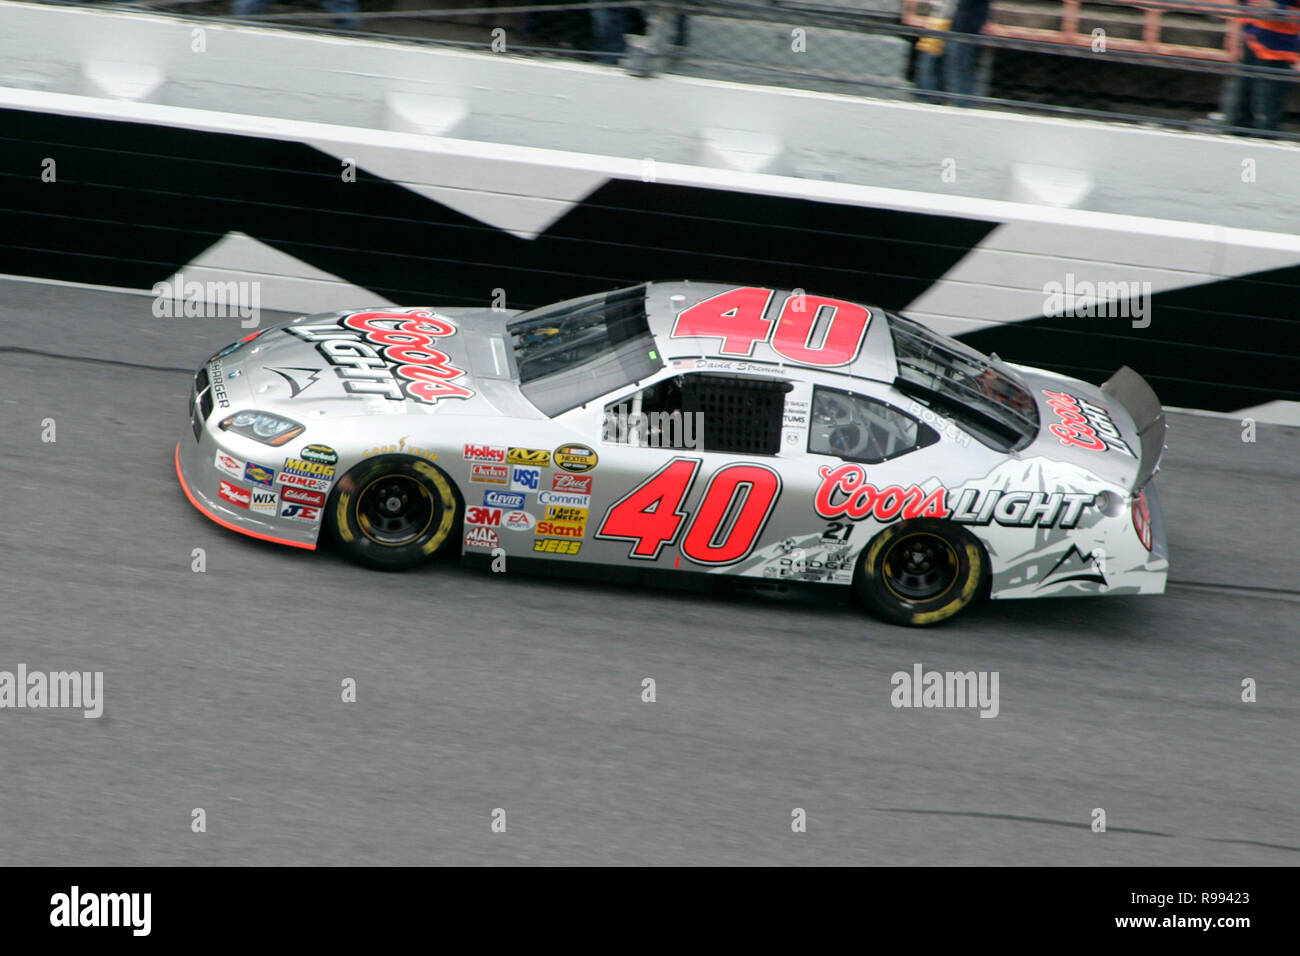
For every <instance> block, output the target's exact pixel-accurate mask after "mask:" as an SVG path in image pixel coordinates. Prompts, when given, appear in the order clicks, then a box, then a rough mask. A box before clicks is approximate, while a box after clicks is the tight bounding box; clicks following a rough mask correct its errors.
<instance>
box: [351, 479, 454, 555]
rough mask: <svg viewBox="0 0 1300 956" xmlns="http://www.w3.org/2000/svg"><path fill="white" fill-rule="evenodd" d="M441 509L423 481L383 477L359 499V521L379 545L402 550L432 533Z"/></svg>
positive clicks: (363, 492) (375, 481) (362, 528)
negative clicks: (431, 529) (428, 532)
mask: <svg viewBox="0 0 1300 956" xmlns="http://www.w3.org/2000/svg"><path fill="white" fill-rule="evenodd" d="M438 507H439V506H438V503H437V502H436V501H435V500H434V498H433V496H432V495H431V494H429V489H428V488H426V487H425V486H424V484H423V482H420V481H418V480H417V479H415V478H412V477H411V476H409V475H384V476H383V477H381V478H376V479H375V480H374V481H372V482H371V483H370V484H368V485H366V487H365V488H364V489H363V490H362V492H361V494H360V495H359V496H358V498H357V522H358V524H360V525H361V531H362V533H363V534H364V535H365V536H366V537H367V538H369V539H370V540H371V541H373V542H375V543H376V544H382V545H384V546H385V547H390V548H394V547H400V546H402V545H404V544H410V543H411V542H412V541H416V540H418V539H419V538H420V537H421V536H422V535H423V534H424V533H425V532H426V531H428V530H429V527H430V525H432V524H433V520H434V517H435V516H436V514H437V512H438Z"/></svg>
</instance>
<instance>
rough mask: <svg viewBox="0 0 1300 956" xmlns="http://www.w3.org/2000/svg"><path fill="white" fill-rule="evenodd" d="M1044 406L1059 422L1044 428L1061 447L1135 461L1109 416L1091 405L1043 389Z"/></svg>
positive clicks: (1064, 394)
mask: <svg viewBox="0 0 1300 956" xmlns="http://www.w3.org/2000/svg"><path fill="white" fill-rule="evenodd" d="M1043 394H1044V395H1046V396H1047V404H1048V406H1049V407H1050V408H1051V409H1052V411H1054V412H1056V414H1057V417H1059V418H1060V419H1061V420H1060V421H1059V422H1054V423H1052V424H1051V425H1048V426H1047V430H1048V431H1050V432H1051V433H1052V434H1053V435H1055V436H1056V437H1057V438H1058V439H1059V440H1060V442H1061V444H1062V445H1066V446H1070V445H1073V446H1075V447H1077V448H1087V449H1090V450H1092V451H1107V450H1110V451H1116V452H1119V453H1120V454H1121V455H1128V456H1129V457H1130V458H1136V457H1137V456H1136V455H1134V454H1133V449H1131V448H1129V446H1128V443H1127V442H1126V441H1124V439H1123V438H1122V437H1121V436H1120V432H1119V429H1118V428H1117V427H1116V426H1115V423H1114V422H1113V421H1111V417H1110V413H1109V412H1107V411H1106V409H1104V408H1102V407H1101V406H1100V405H1094V404H1092V403H1091V402H1089V401H1086V400H1085V399H1082V398H1076V397H1075V396H1073V395H1067V394H1066V393H1065V392H1050V391H1048V390H1047V389H1043Z"/></svg>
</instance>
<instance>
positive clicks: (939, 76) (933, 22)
mask: <svg viewBox="0 0 1300 956" xmlns="http://www.w3.org/2000/svg"><path fill="white" fill-rule="evenodd" d="M956 6H957V0H931V3H930V11H929V16H928V17H927V18H926V21H925V26H926V29H929V30H947V29H948V27H950V26H951V25H952V13H953V10H954V9H955V8H956ZM916 88H917V89H919V90H925V91H926V92H929V93H941V92H943V89H944V82H943V39H942V38H940V37H921V38H920V39H919V40H917V41H916ZM919 99H921V100H922V101H924V102H926V103H938V102H941V99H940V97H937V96H921V97H919Z"/></svg>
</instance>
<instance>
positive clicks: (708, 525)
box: [596, 458, 781, 565]
mask: <svg viewBox="0 0 1300 956" xmlns="http://www.w3.org/2000/svg"><path fill="white" fill-rule="evenodd" d="M699 467H700V461H699V459H696V458H674V459H673V460H672V461H670V462H669V463H668V464H666V465H664V467H662V468H660V469H659V470H658V471H657V472H655V473H654V474H653V475H651V476H650V477H649V478H647V479H646V480H645V481H644V482H642V483H641V484H640V485H639V486H637V487H636V488H634V489H633V490H632V491H631V492H629V493H628V494H626V495H624V496H623V497H622V498H620V499H619V500H618V501H616V502H615V503H614V504H613V505H611V506H610V508H609V510H608V511H607V512H606V513H605V518H604V520H603V521H602V522H601V524H600V528H599V530H598V531H597V532H596V537H597V538H607V539H608V538H612V539H616V540H621V541H631V542H632V548H631V550H630V551H629V552H628V557H630V558H640V559H642V560H654V559H655V558H657V557H658V556H659V552H660V550H661V549H662V548H663V546H664V545H665V544H671V543H673V542H674V541H676V540H677V537H678V534H679V532H680V531H681V529H682V525H683V523H684V522H686V521H687V520H688V519H689V521H690V524H689V527H688V528H687V531H686V537H685V540H683V542H682V554H683V555H685V556H686V558H687V559H688V560H690V561H693V562H695V563H696V564H708V565H719V564H734V563H735V562H737V561H740V560H742V559H743V558H745V557H746V556H747V555H748V554H749V553H750V552H751V551H752V550H753V549H754V545H755V544H756V543H757V541H758V538H759V535H760V534H761V533H762V531H763V528H764V526H765V525H766V524H767V519H768V517H769V516H770V515H771V513H772V509H773V508H774V507H775V506H776V501H777V498H778V497H780V494H781V479H780V477H779V476H778V475H777V473H776V472H775V471H773V470H772V469H771V468H768V467H767V466H766V465H755V464H745V463H740V464H734V465H725V466H724V467H722V468H720V469H718V470H717V471H716V472H714V474H713V477H712V478H711V479H710V480H709V485H708V487H707V488H706V489H705V492H704V496H703V498H702V499H701V500H700V503H699V506H698V507H697V508H696V510H695V514H694V516H692V515H691V514H690V512H688V511H687V510H686V509H685V508H684V507H683V505H684V503H685V500H686V497H687V495H688V494H689V493H690V489H691V485H692V484H693V483H694V481H695V475H696V472H697V471H698V470H699ZM742 496H743V500H742V501H740V504H739V507H738V510H737V506H736V501H737V499H738V498H740V497H742ZM733 512H734V515H735V517H734V519H733V520H732V521H731V525H730V528H729V529H728V530H727V531H726V534H725V536H724V537H723V538H722V539H721V540H718V534H719V531H720V529H721V527H722V525H723V521H724V520H725V519H726V518H727V516H728V515H729V514H732V513H733Z"/></svg>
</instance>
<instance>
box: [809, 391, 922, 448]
mask: <svg viewBox="0 0 1300 956" xmlns="http://www.w3.org/2000/svg"><path fill="white" fill-rule="evenodd" d="M938 440H939V433H938V432H936V431H935V430H934V429H933V428H931V427H930V426H928V425H926V424H925V423H924V422H919V421H917V420H916V419H915V418H912V417H911V416H910V415H906V414H904V413H903V412H900V411H899V410H898V409H897V408H894V407H893V406H892V405H888V404H886V403H885V402H881V401H877V400H876V399H874V398H867V397H866V396H865V395H855V394H854V393H852V392H842V391H839V390H838V389H833V388H823V387H821V386H820V385H819V386H817V387H815V388H814V389H813V400H812V422H811V425H810V427H809V429H808V450H809V451H810V452H812V453H813V454H815V455H835V456H836V457H838V458H846V459H848V460H850V461H862V462H868V463H876V462H882V461H888V460H889V459H890V458H897V457H898V456H899V455H905V454H907V453H908V452H909V451H915V450H916V449H917V448H924V447H925V446H927V445H933V444H934V443H935V442H937V441H938Z"/></svg>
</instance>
